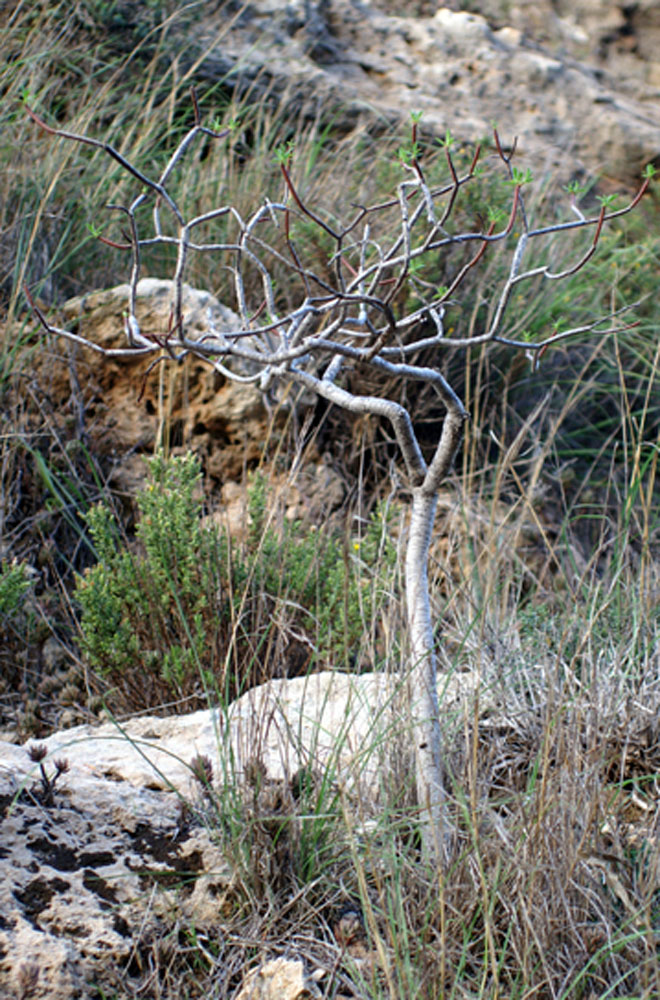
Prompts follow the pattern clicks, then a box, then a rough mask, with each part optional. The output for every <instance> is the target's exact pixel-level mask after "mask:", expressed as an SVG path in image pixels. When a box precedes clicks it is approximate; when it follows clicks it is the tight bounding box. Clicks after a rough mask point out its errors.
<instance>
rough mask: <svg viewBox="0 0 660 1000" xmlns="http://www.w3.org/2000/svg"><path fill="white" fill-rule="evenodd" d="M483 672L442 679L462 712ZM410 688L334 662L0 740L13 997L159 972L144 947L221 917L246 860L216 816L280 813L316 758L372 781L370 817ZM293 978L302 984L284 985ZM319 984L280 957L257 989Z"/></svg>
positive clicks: (5, 979)
mask: <svg viewBox="0 0 660 1000" xmlns="http://www.w3.org/2000/svg"><path fill="white" fill-rule="evenodd" d="M476 684H477V680H476V677H475V676H474V675H471V674H458V675H456V676H454V677H449V678H443V679H442V681H441V686H440V692H441V697H442V699H443V706H444V711H445V714H446V717H447V722H448V724H451V719H452V718H456V717H458V718H459V720H460V717H461V716H462V712H463V710H464V709H465V707H466V705H468V704H469V703H471V701H472V693H473V692H474V691H475V690H476ZM399 695H400V692H399V691H398V685H397V682H396V680H395V679H394V678H393V677H391V676H388V675H384V674H366V675H362V676H358V677H355V676H348V675H342V674H335V673H331V672H325V673H322V674H317V675H312V676H310V677H307V678H296V679H294V680H275V681H271V682H269V683H268V684H265V685H262V686H260V687H257V688H254V689H253V690H251V691H249V692H247V693H246V694H245V695H243V696H242V697H241V698H239V699H238V700H237V701H236V702H235V703H234V704H233V705H231V706H230V708H229V710H228V712H227V713H226V714H225V713H222V712H220V711H219V710H213V709H209V710H205V711H202V712H196V713H194V714H192V715H188V716H179V717H174V718H172V717H170V718H156V717H142V718H136V719H132V720H130V721H128V722H125V723H120V722H106V723H104V724H103V725H99V726H96V727H94V726H80V727H77V728H74V729H69V730H65V731H62V732H58V733H54V734H53V735H52V736H50V737H49V738H48V739H45V740H43V741H40V742H39V743H34V742H33V743H31V744H29V745H26V746H19V745H17V744H10V743H0V762H1V764H2V766H1V767H0V817H1V819H0V829H1V831H2V848H1V850H0V995H1V996H3V997H11V998H14V997H16V998H19V997H23V996H28V995H29V996H30V997H32V998H34V1000H72V998H76V997H80V998H83V997H87V996H88V995H89V993H88V988H89V986H90V984H92V983H93V984H94V985H95V986H96V987H101V988H104V989H106V990H112V989H113V988H115V989H116V985H117V982H119V981H120V980H121V975H124V976H126V975H128V977H129V978H130V976H131V975H133V976H134V977H139V976H140V975H142V974H143V972H144V965H143V964H142V960H141V958H140V956H141V955H143V954H144V953H145V951H148V949H149V947H150V944H151V943H152V942H153V941H154V940H155V939H156V938H157V937H158V935H159V933H162V931H163V928H164V927H165V928H166V927H168V926H171V925H172V923H173V922H175V921H176V919H178V918H181V919H185V920H186V921H187V922H188V925H190V926H194V927H195V928H196V930H197V932H198V933H202V932H203V929H204V928H205V927H214V926H215V927H216V928H217V925H218V923H221V922H222V919H223V913H225V911H226V908H229V910H231V905H232V904H231V900H232V893H233V892H234V888H233V887H234V884H235V875H236V870H235V867H234V866H233V865H232V864H231V863H230V861H229V860H228V858H227V856H226V855H225V853H223V850H222V845H221V842H220V839H219V837H218V835H217V832H216V828H218V826H219V824H220V821H221V816H222V810H223V808H227V809H234V810H236V809H237V807H238V806H237V803H238V800H239V798H240V796H241V794H242V793H241V789H242V788H243V789H244V788H247V787H249V788H250V791H249V797H250V801H251V808H252V809H253V810H254V809H255V808H261V809H263V811H264V812H267V813H268V812H272V810H273V809H274V808H275V806H274V802H275V801H276V800H277V802H278V803H279V806H278V807H277V808H279V809H280V810H282V809H283V808H284V809H286V808H289V807H291V808H293V803H294V799H293V798H291V795H290V793H289V798H288V799H287V798H286V796H284V791H283V789H284V788H285V785H286V788H288V787H289V784H290V783H291V781H292V779H293V777H294V776H295V774H296V773H297V772H298V773H299V772H300V769H301V766H302V767H304V768H305V769H307V771H308V772H309V773H312V772H314V771H317V772H319V773H321V774H324V775H326V777H327V776H328V774H330V775H331V776H332V780H334V781H339V780H341V781H342V783H345V784H344V787H345V790H346V792H347V793H348V794H349V797H350V795H351V794H352V795H354V794H356V793H357V792H358V790H359V796H360V799H359V800H360V820H361V821H364V818H365V817H368V815H369V813H370V810H372V809H373V808H374V806H375V803H376V801H377V799H378V794H379V786H380V782H381V780H384V779H385V778H386V777H387V770H386V761H387V758H388V753H389V752H390V748H391V747H392V745H393V743H394V741H395V740H396V739H397V738H399V737H400V736H401V734H402V733H405V726H406V722H405V720H406V712H405V711H404V710H403V708H402V703H401V699H400V697H399ZM383 734H386V735H385V739H383ZM397 734H398V736H397ZM257 779H258V782H259V795H261V796H262V799H261V800H260V802H261V805H260V806H255V804H254V795H255V792H254V789H255V783H256V781H257ZM351 790H352V791H351ZM283 796H284V806H283V805H282V801H283ZM287 802H289V807H287V806H286V803H287ZM246 808H247V807H246ZM271 863H272V859H271ZM131 970H132V972H131ZM278 977H279V978H278ZM284 982H288V983H289V985H290V986H291V992H286V993H277V992H275V993H273V989H274V988H275V987H274V984H277V983H281V984H283V983H284ZM250 983H252V986H253V988H254V990H257V987H258V990H259V991H261V992H255V993H254V994H253V993H251V992H250V990H249V987H250ZM296 984H297V985H296ZM294 986H296V989H297V990H298V992H296V990H294V989H293V987H294ZM28 987H29V992H27V990H28ZM282 988H283V987H282ZM303 989H309V990H310V991H311V992H310V993H309V994H304V993H303V992H301V991H302V990H303ZM268 990H270V992H268ZM312 990H313V982H311V981H309V982H308V980H307V977H306V975H305V974H304V973H303V969H302V965H301V963H296V962H293V963H289V964H286V963H285V964H284V965H277V966H276V967H273V966H272V965H268V964H266V965H265V966H264V967H263V968H262V967H261V966H260V967H259V968H257V969H255V970H252V972H251V976H250V977H249V978H248V980H247V982H246V985H245V988H244V991H243V993H241V996H248V995H249V996H252V995H254V996H259V997H264V998H265V997H274V996H277V997H285V996H286V997H289V996H290V997H291V1000H297V998H298V997H302V996H304V995H309V996H315V995H316V993H315V992H313V991H312ZM21 991H22V992H21ZM246 991H247V992H246Z"/></svg>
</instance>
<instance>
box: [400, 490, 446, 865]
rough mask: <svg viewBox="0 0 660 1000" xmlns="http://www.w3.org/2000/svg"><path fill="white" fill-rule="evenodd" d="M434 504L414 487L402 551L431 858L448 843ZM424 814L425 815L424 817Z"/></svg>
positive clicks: (437, 858)
mask: <svg viewBox="0 0 660 1000" xmlns="http://www.w3.org/2000/svg"><path fill="white" fill-rule="evenodd" d="M437 503H438V494H437V490H434V491H433V492H429V491H428V487H427V489H426V490H425V489H424V486H420V487H417V488H416V489H415V490H414V491H413V499H412V511H411V516H410V535H409V538H408V547H407V551H406V603H407V611H408V626H409V633H410V657H411V659H410V663H411V667H410V674H409V687H410V708H411V720H412V727H413V740H414V746H415V771H416V781H417V801H418V805H419V809H420V813H421V814H422V816H421V823H422V846H423V851H424V855H425V856H426V858H427V859H428V860H429V861H434V862H441V861H442V859H443V857H444V856H445V855H446V851H447V847H448V843H447V842H448V838H449V830H448V826H447V818H446V815H445V811H446V810H445V790H444V775H443V766H442V743H441V733H440V713H439V704H438V677H437V664H436V656H435V650H434V642H433V626H432V623H431V605H430V599H429V574H428V555H429V547H430V544H431V533H432V531H433V523H434V520H435V511H436V507H437ZM424 813H426V816H424Z"/></svg>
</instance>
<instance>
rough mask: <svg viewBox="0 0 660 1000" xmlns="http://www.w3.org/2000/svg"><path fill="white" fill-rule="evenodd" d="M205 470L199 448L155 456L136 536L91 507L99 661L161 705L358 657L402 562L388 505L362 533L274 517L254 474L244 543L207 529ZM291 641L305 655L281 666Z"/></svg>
mask: <svg viewBox="0 0 660 1000" xmlns="http://www.w3.org/2000/svg"><path fill="white" fill-rule="evenodd" d="M200 479H201V470H200V465H199V461H198V459H197V458H196V457H195V456H193V455H190V454H189V455H186V456H183V457H176V458H170V459H166V458H164V457H163V456H162V455H158V456H156V457H155V458H153V459H151V460H150V461H149V482H148V483H147V485H146V486H145V487H144V489H143V490H142V491H141V493H140V495H139V496H138V498H137V506H138V510H139V518H138V525H137V528H136V537H135V540H134V542H131V543H129V542H128V541H127V540H126V539H125V538H122V535H121V532H120V530H119V526H118V523H117V520H116V518H115V516H114V514H113V513H112V511H111V510H110V509H109V507H107V506H106V505H104V504H99V505H97V506H95V507H94V508H92V509H91V510H90V512H89V514H88V515H87V522H88V525H89V531H90V535H91V538H92V541H93V544H94V548H95V550H96V553H97V557H98V562H97V563H96V564H95V565H94V566H92V567H91V568H90V569H88V570H86V571H85V573H84V574H83V575H81V576H79V577H78V578H77V581H76V590H75V597H76V600H77V602H78V605H79V606H80V609H81V612H82V614H81V620H80V628H81V634H82V646H83V650H84V653H85V655H86V657H87V659H88V661H89V664H90V665H91V666H92V667H93V668H94V669H96V670H98V671H99V672H100V674H101V675H102V676H104V677H105V678H106V680H110V681H111V682H112V683H113V684H116V685H117V689H118V690H120V691H122V692H123V693H124V695H125V696H127V697H128V701H129V703H131V705H132V707H137V706H138V705H139V707H148V706H150V707H154V706H155V705H157V704H159V703H162V702H163V701H170V700H171V699H172V698H175V699H181V698H186V699H189V698H191V697H192V698H195V697H199V698H200V699H202V698H205V697H206V695H207V694H208V691H209V688H215V689H217V690H218V691H219V692H221V693H222V695H223V696H224V697H226V698H231V697H233V696H234V695H235V694H237V693H238V692H239V691H240V690H241V689H243V688H244V687H245V686H247V685H249V684H250V683H257V682H260V681H263V680H265V679H267V678H268V677H269V676H274V675H281V674H282V673H284V674H291V673H297V672H300V671H301V670H303V669H306V668H307V667H309V666H310V664H314V665H322V663H323V662H326V661H332V662H334V663H337V662H338V661H340V662H343V663H345V664H350V663H352V662H354V661H355V659H356V656H357V653H356V650H357V649H358V647H359V645H360V642H361V638H362V636H363V635H364V633H365V622H370V621H371V620H372V619H373V616H374V614H375V609H376V605H377V604H378V602H379V601H380V600H381V598H382V593H383V592H384V587H382V586H381V585H382V583H383V580H384V578H385V579H386V578H387V575H388V568H389V569H391V567H392V566H393V563H394V559H395V552H394V548H393V546H392V545H391V543H390V542H389V541H388V540H387V537H386V532H385V531H384V522H383V514H382V512H377V513H376V514H375V515H374V516H373V517H372V518H371V519H370V520H369V521H368V522H367V525H366V528H365V530H364V532H363V537H361V538H360V539H359V540H357V539H355V540H352V539H351V540H347V539H343V538H341V537H340V536H339V535H338V534H337V533H333V532H331V531H321V530H319V529H316V528H315V527H313V526H303V525H302V524H301V523H300V522H298V521H295V522H289V521H287V520H286V519H282V522H281V523H277V524H276V523H275V522H274V519H273V517H272V497H271V495H270V492H269V488H268V485H267V483H266V480H265V478H264V477H263V476H261V475H256V476H255V477H254V478H253V479H252V481H251V484H250V486H249V487H248V493H247V509H248V514H249V521H250V523H249V530H248V533H247V538H246V541H245V543H244V545H243V546H242V547H239V546H237V545H236V544H234V543H232V541H231V539H230V538H229V536H228V534H227V533H226V532H225V531H223V530H219V529H217V528H216V527H214V526H205V525H204V524H203V521H202V514H203V509H202V501H201V490H200V489H199V486H200ZM292 637H294V638H295V640H296V642H297V643H298V647H299V648H298V655H297V656H295V657H293V658H292V660H291V661H290V662H289V663H283V662H281V661H282V660H283V659H285V652H286V649H287V647H288V646H290V645H291V642H292ZM301 651H302V654H303V655H302V656H301V655H300V653H301ZM276 660H279V661H280V662H279V663H276V662H274V661H276Z"/></svg>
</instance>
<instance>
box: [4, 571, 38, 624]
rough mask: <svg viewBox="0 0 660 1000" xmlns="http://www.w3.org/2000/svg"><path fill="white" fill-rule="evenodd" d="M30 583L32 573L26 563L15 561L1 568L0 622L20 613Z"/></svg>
mask: <svg viewBox="0 0 660 1000" xmlns="http://www.w3.org/2000/svg"><path fill="white" fill-rule="evenodd" d="M30 583H31V581H30V571H29V569H28V567H27V566H26V565H25V563H19V562H16V561H14V562H11V563H4V564H3V565H2V566H0V622H2V621H3V620H6V619H10V618H13V617H14V616H15V615H16V614H17V613H18V611H19V610H20V609H21V607H22V604H23V598H24V597H25V595H26V594H27V592H28V590H29V589H30Z"/></svg>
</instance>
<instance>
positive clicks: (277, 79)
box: [185, 0, 660, 186]
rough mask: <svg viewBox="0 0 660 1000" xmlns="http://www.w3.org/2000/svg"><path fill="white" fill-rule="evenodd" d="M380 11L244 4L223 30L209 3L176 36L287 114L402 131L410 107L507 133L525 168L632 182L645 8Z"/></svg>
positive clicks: (210, 72)
mask: <svg viewBox="0 0 660 1000" xmlns="http://www.w3.org/2000/svg"><path fill="white" fill-rule="evenodd" d="M381 7H382V4H379V3H377V2H371V3H369V2H361V3H359V4H358V3H357V2H355V0H333V2H332V3H322V4H320V3H316V4H311V5H310V4H309V3H306V2H305V0H296V2H293V3H289V4H286V5H282V4H279V3H272V2H270V0H256V2H254V3H251V4H250V5H249V7H248V8H246V9H245V10H244V12H243V13H242V15H241V16H240V17H238V18H234V20H233V21H232V23H231V25H229V24H228V23H227V17H228V10H227V8H225V7H222V8H220V9H219V10H218V11H217V12H215V14H211V15H209V17H208V18H207V19H205V20H204V23H203V25H201V24H200V26H199V27H198V29H197V30H196V31H195V30H193V31H191V32H190V31H189V34H188V39H187V41H188V47H187V52H186V56H185V59H186V60H187V61H188V62H189V63H190V65H191V66H192V64H193V63H196V61H197V60H199V65H198V66H197V68H196V73H197V74H198V75H199V76H200V77H201V78H202V79H207V78H208V79H209V80H217V79H218V78H219V77H220V76H222V77H225V78H227V79H228V81H229V82H230V83H231V82H232V81H233V83H234V85H235V86H236V88H237V89H238V90H239V91H247V90H248V89H249V90H250V94H251V95H252V99H254V95H255V94H260V95H262V99H263V100H272V101H273V102H276V103H278V104H282V103H285V104H287V105H290V106H291V109H292V112H293V111H295V110H298V111H300V110H303V111H305V109H307V110H306V111H305V113H307V114H308V115H309V117H313V116H314V115H316V114H317V113H318V108H319V107H327V108H328V109H330V108H337V109H341V110H340V112H339V113H340V115H341V116H343V119H344V126H345V127H346V128H347V129H350V128H351V127H353V126H355V125H358V124H359V125H360V126H362V127H365V126H366V127H368V128H375V129H376V130H377V129H378V128H379V125H378V123H379V122H380V123H381V126H382V123H389V125H394V124H395V123H396V125H397V127H402V128H403V127H406V125H405V123H406V122H407V121H409V114H410V112H411V111H420V110H421V111H423V112H424V119H423V121H424V127H425V128H426V129H427V130H430V131H431V132H435V133H436V134H437V135H443V134H444V132H445V130H446V129H447V128H450V129H451V130H452V132H453V133H454V134H455V135H457V136H458V138H459V139H461V140H463V141H474V142H476V141H477V140H479V139H480V138H482V137H483V136H484V135H488V134H490V131H491V122H492V121H493V120H496V121H497V122H498V126H499V129H500V132H501V135H502V136H503V137H504V138H506V140H507V141H512V140H513V138H514V136H517V137H518V139H519V146H518V148H519V155H520V159H521V160H522V161H524V163H525V165H526V166H532V167H535V168H546V167H551V168H552V169H553V170H554V171H559V172H560V173H561V174H564V175H567V174H570V173H574V172H576V171H579V170H580V169H584V170H587V171H588V172H590V173H591V174H592V175H593V174H596V173H599V172H602V173H606V174H607V175H608V176H610V177H612V178H615V179H616V180H618V181H624V182H625V183H627V184H630V185H631V186H632V185H634V184H635V183H636V182H637V181H638V179H639V172H640V170H641V168H642V166H643V165H644V164H645V163H646V162H648V161H650V160H653V159H654V158H656V157H657V156H658V153H659V146H658V127H659V125H660V92H659V91H658V88H657V79H656V77H657V76H658V72H659V70H660V62H658V61H657V60H658V56H657V45H655V44H654V41H653V39H655V38H656V37H657V32H658V30H660V29H659V28H658V23H657V22H658V5H657V3H655V2H650V0H649V2H648V3H646V4H635V5H625V4H623V3H616V4H614V5H612V4H607V3H605V0H590V2H586V0H585V2H582V3H577V4H571V5H569V4H568V3H565V4H561V5H560V12H559V13H558V12H557V9H556V5H555V4H550V3H540V4H526V5H523V4H518V5H516V4H513V5H511V4H506V5H505V4H497V3H494V4H484V5H483V10H484V12H485V15H486V16H481V15H480V14H479V13H474V12H468V11H465V10H454V9H450V7H449V6H442V7H440V8H439V9H437V11H436V12H435V13H434V14H433V16H428V17H420V16H414V15H413V16H392V13H391V12H392V10H393V8H395V7H396V10H397V12H398V13H399V14H401V15H405V14H406V13H407V10H408V7H407V5H406V4H403V3H401V4H399V5H398V6H397V5H394V4H392V3H388V4H387V12H383V10H382V9H379V8H381ZM309 9H313V11H314V15H315V20H314V24H315V28H314V32H315V39H316V42H315V44H311V45H310V37H309V31H308V30H307V28H308V23H307V18H306V14H307V12H308V11H309ZM321 23H323V24H324V27H325V31H324V33H323V44H321V45H320V46H319V44H318V42H319V38H320V37H321V36H320V34H319V32H320V27H319V25H320V24H321ZM214 32H215V33H216V35H218V37H221V38H222V41H221V42H219V43H218V45H217V46H214V45H213V44H212V42H211V39H212V38H213V37H214ZM654 32H655V34H654ZM631 35H632V36H633V40H634V41H633V43H631ZM647 37H648V42H647V41H646V38H647ZM321 50H322V51H321ZM202 52H203V53H204V55H203V56H202V55H201V54H202ZM622 55H627V57H628V58H627V61H625V62H623V63H621V64H620V63H619V61H618V60H620V59H621V57H622ZM631 61H632V62H631ZM633 63H634V65H633ZM619 69H620V72H619V73H617V71H618V70H619Z"/></svg>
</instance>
